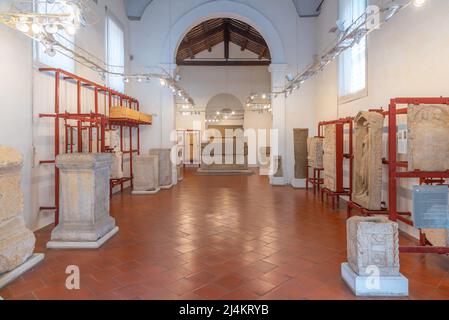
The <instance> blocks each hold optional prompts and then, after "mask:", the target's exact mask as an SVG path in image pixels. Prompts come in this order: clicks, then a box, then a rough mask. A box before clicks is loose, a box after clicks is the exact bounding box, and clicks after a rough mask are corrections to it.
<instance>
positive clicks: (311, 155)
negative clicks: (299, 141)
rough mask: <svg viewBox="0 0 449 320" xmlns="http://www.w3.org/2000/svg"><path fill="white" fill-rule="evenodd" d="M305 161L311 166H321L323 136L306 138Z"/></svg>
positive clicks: (319, 167)
mask: <svg viewBox="0 0 449 320" xmlns="http://www.w3.org/2000/svg"><path fill="white" fill-rule="evenodd" d="M307 161H308V164H309V166H310V167H311V168H318V169H321V168H323V138H320V137H311V138H308V139H307Z"/></svg>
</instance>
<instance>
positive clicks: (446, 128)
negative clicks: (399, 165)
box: [407, 105, 449, 171]
mask: <svg viewBox="0 0 449 320" xmlns="http://www.w3.org/2000/svg"><path fill="white" fill-rule="evenodd" d="M407 121H408V164H409V170H410V171H413V170H421V171H446V170H448V169H449V143H447V137H448V136H449V106H447V105H432V106H429V105H410V106H409V107H408V116H407Z"/></svg>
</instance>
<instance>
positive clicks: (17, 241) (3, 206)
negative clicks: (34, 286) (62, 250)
mask: <svg viewBox="0 0 449 320" xmlns="http://www.w3.org/2000/svg"><path fill="white" fill-rule="evenodd" d="M21 168H22V156H21V154H20V153H19V152H18V151H16V150H15V149H13V148H9V147H4V146H0V274H3V273H5V272H8V271H11V270H13V269H15V268H17V267H18V266H20V265H21V264H23V263H24V262H25V261H27V260H28V258H30V257H31V255H32V254H33V251H34V246H35V243H36V238H35V237H34V234H33V233H32V232H31V231H30V230H28V229H27V228H26V226H25V222H24V220H23V216H22V212H23V192H22V189H21V187H20V180H21V173H20V170H21Z"/></svg>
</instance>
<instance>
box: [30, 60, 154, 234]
mask: <svg viewBox="0 0 449 320" xmlns="http://www.w3.org/2000/svg"><path fill="white" fill-rule="evenodd" d="M39 71H40V72H42V73H46V74H50V75H52V76H54V79H55V84H54V101H55V102H54V113H53V114H40V115H39V117H40V118H53V119H54V159H56V157H57V156H58V155H59V154H61V153H74V152H78V153H79V152H83V151H84V152H86V151H85V150H86V149H87V152H94V149H95V152H101V153H112V152H114V148H112V147H110V146H107V145H106V144H105V133H106V131H110V130H114V128H118V129H119V130H120V151H121V152H122V153H123V154H127V155H128V156H129V161H130V169H129V171H130V172H129V177H126V178H121V179H110V191H111V195H112V191H113V188H114V187H116V186H119V185H120V187H121V188H120V190H121V191H123V189H124V184H125V183H127V182H130V183H131V186H132V184H133V158H134V154H137V155H139V154H140V126H142V125H151V124H152V123H151V121H150V122H149V121H148V119H150V118H151V116H149V115H145V116H142V117H141V116H140V111H139V108H140V106H139V101H138V100H137V99H135V98H132V97H130V96H128V95H125V94H122V93H120V92H117V91H115V90H113V89H111V88H108V87H106V86H103V85H100V84H97V83H95V82H93V81H90V80H88V79H85V78H82V77H79V76H77V75H75V74H73V73H70V72H67V71H65V70H62V69H56V68H41V69H39ZM62 81H66V82H69V83H72V84H73V85H75V86H76V97H75V103H74V104H76V112H71V113H70V112H68V111H67V110H66V109H67V105H65V106H62V103H61V101H60V96H61V82H62ZM85 90H90V93H91V94H93V102H92V103H91V104H92V105H91V106H90V108H91V110H90V112H85V109H88V107H89V106H88V105H87V106H86V105H83V101H82V100H83V99H82V94H83V93H85ZM100 96H102V97H103V98H104V110H103V112H101V111H100V110H99V109H100ZM112 106H122V107H127V108H129V109H132V110H134V111H135V113H136V114H137V113H138V114H139V120H133V119H127V118H111V117H110V116H109V115H110V109H111V107H112ZM64 107H65V108H64ZM64 109H65V110H64ZM92 109H93V110H92ZM82 111H84V112H82ZM141 118H144V119H146V120H147V121H143V120H141ZM61 124H64V131H63V132H64V133H62V134H61V132H60V130H61V128H60V125H61ZM124 130H129V150H124ZM134 131H135V133H136V139H137V146H133V138H134V136H135V135H134ZM84 132H87V137H88V138H87V141H88V146H87V147H86V148H84V146H83V143H84V141H83V133H84ZM94 132H95V133H96V138H95V139H94ZM75 136H76V143H75ZM61 138H63V141H64V148H63V149H61V144H60V143H61ZM75 146H77V148H76V150H75V148H74V147H75ZM94 146H95V148H94ZM54 159H51V160H42V161H40V162H39V163H40V164H41V165H44V164H55V160H54ZM122 160H123V159H122ZM122 168H123V161H122ZM54 185H55V189H54V192H55V205H54V206H46V207H41V208H40V210H41V211H44V210H46V211H48V210H54V211H55V224H56V225H57V224H58V223H59V169H58V168H56V167H55V175H54Z"/></svg>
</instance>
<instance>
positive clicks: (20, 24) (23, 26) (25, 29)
mask: <svg viewBox="0 0 449 320" xmlns="http://www.w3.org/2000/svg"><path fill="white" fill-rule="evenodd" d="M16 28H17V30H19V31H20V32H23V33H28V32H29V31H30V26H29V25H28V24H26V23H25V22H17V23H16Z"/></svg>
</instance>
